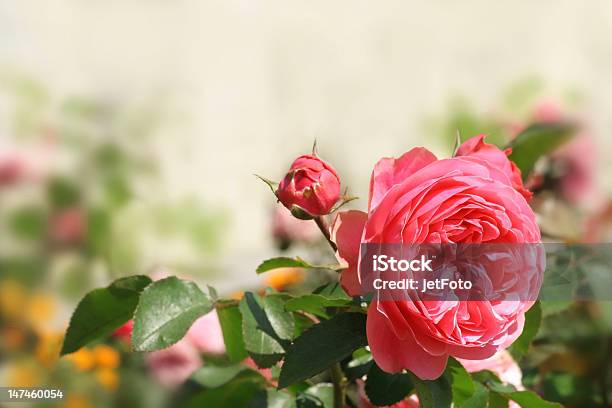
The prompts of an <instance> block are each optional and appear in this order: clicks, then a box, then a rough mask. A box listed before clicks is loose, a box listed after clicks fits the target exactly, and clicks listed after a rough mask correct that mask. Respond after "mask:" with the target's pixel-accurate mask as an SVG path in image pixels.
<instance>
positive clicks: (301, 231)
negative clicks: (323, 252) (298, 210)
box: [272, 205, 320, 249]
mask: <svg viewBox="0 0 612 408" xmlns="http://www.w3.org/2000/svg"><path fill="white" fill-rule="evenodd" d="M319 234H320V232H319V229H318V228H317V226H316V225H315V223H314V222H312V221H306V220H300V219H298V218H295V217H294V216H293V215H292V214H291V212H290V211H289V210H287V209H286V208H285V207H283V206H282V205H277V206H276V207H275V208H274V212H273V213H272V236H273V237H274V240H275V241H276V242H277V243H278V245H279V246H280V247H281V248H282V249H285V248H288V247H289V246H290V245H291V244H292V243H305V244H308V243H312V242H314V241H316V240H317V239H318V238H319Z"/></svg>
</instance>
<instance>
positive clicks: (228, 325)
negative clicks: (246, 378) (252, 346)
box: [217, 302, 248, 363]
mask: <svg viewBox="0 0 612 408" xmlns="http://www.w3.org/2000/svg"><path fill="white" fill-rule="evenodd" d="M217 316H218V317H219V323H220V325H221V331H222V332H223V341H224V343H225V351H226V354H227V356H228V357H229V359H230V361H231V362H233V363H237V362H240V361H242V360H244V359H245V358H246V357H247V356H248V353H247V351H246V349H245V347H244V340H243V339H242V315H241V314H240V310H239V309H238V305H229V304H227V303H224V302H219V303H217Z"/></svg>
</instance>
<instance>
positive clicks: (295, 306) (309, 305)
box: [285, 294, 351, 319]
mask: <svg viewBox="0 0 612 408" xmlns="http://www.w3.org/2000/svg"><path fill="white" fill-rule="evenodd" d="M350 303H351V300H350V299H327V298H325V297H324V296H321V295H316V294H308V295H303V296H300V297H297V298H293V299H291V300H289V301H287V303H285V309H286V310H288V311H291V312H293V311H297V310H301V311H304V312H306V313H310V314H313V315H315V316H319V317H323V318H325V319H328V318H329V314H328V313H327V311H326V310H325V308H327V307H340V306H346V305H348V304H350Z"/></svg>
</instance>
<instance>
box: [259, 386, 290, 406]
mask: <svg viewBox="0 0 612 408" xmlns="http://www.w3.org/2000/svg"><path fill="white" fill-rule="evenodd" d="M249 408H296V405H295V400H294V397H293V395H292V394H290V393H289V392H286V391H278V390H276V389H274V388H268V389H267V390H261V391H259V393H258V394H257V395H256V396H255V397H254V398H253V400H252V401H251V403H250V404H249Z"/></svg>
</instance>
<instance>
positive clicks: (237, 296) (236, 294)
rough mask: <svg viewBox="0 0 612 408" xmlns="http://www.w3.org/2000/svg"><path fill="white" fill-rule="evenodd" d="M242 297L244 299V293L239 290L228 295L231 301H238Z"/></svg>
mask: <svg viewBox="0 0 612 408" xmlns="http://www.w3.org/2000/svg"><path fill="white" fill-rule="evenodd" d="M243 297H244V291H242V290H239V291H237V292H233V293H232V294H231V295H230V298H232V299H234V300H240V299H242V298H243Z"/></svg>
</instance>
